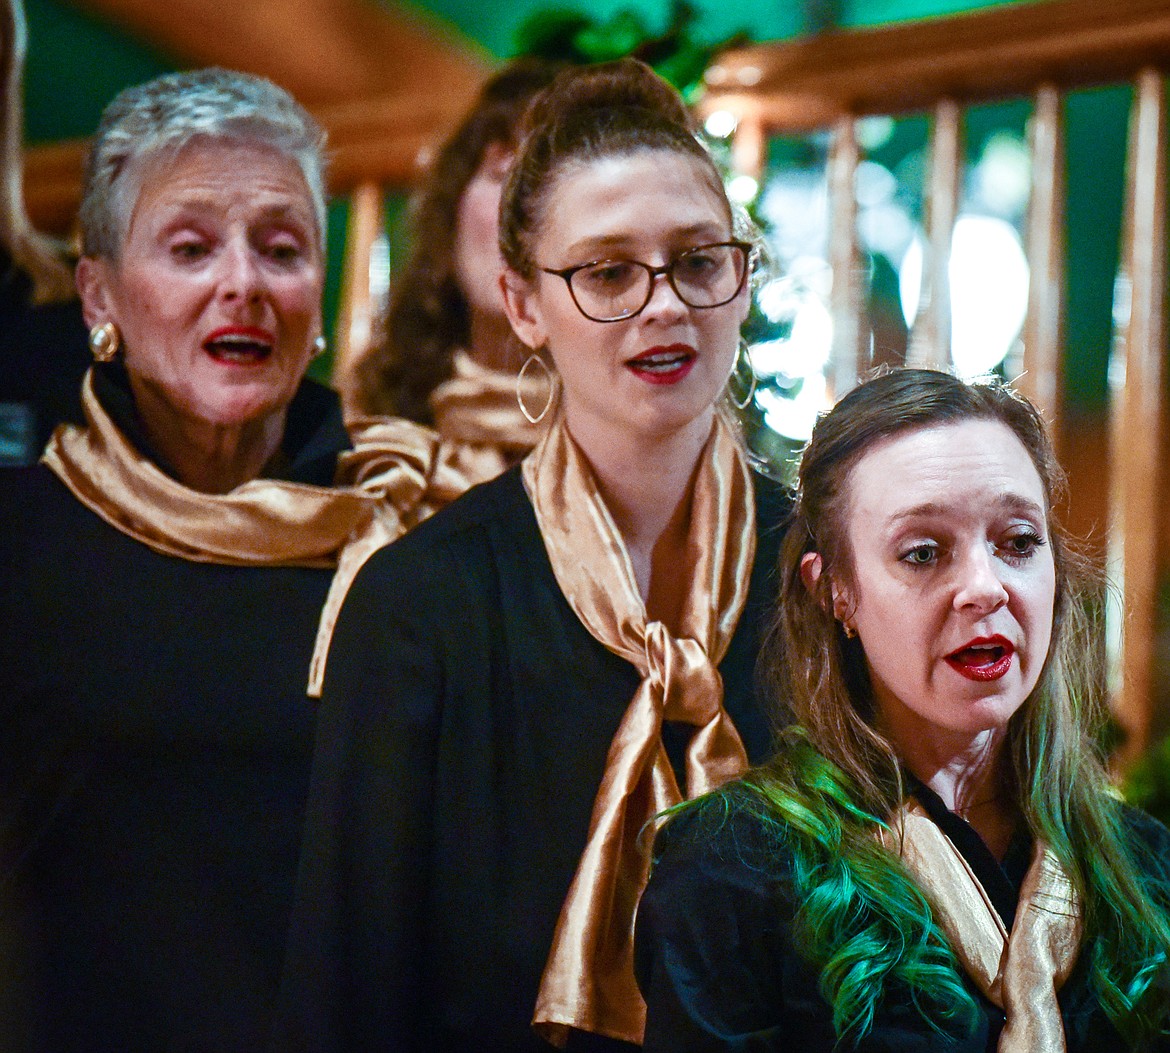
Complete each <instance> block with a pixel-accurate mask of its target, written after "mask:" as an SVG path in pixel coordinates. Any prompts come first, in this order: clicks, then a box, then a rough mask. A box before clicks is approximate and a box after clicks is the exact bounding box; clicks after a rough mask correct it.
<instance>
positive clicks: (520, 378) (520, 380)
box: [516, 351, 557, 424]
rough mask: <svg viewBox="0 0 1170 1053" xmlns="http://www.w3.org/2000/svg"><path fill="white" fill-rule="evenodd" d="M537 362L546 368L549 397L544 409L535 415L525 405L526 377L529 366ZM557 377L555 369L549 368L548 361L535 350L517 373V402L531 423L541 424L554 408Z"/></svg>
mask: <svg viewBox="0 0 1170 1053" xmlns="http://www.w3.org/2000/svg"><path fill="white" fill-rule="evenodd" d="M533 362H536V363H538V364H539V365H540V368H541V369H543V370H544V375H545V378H546V379H547V381H548V398H546V399H545V402H544V409H542V410H541V411H540V412H539V413H538V414H536V415H535V416H533V414H532V413H531V412H529V409H528V407H527V406H525V405H524V377H525V375H526V374H527V373H528V367H529V366H531V365H532V363H533ZM556 391H557V378H556V376H555V375H554V373H553V371H552V370H551V369H549V367H548V363H547V362H546V361H545V360H544V359H543V358H541V357H540V355H538V354H537V353H536V352H535V351H533V352H532V354H530V355H529V356H528V357H527V358H526V359H525V360H524V365H522V366H521V367H520V372H519V373H517V374H516V404H517V405H518V406H519V407H520V412H521V413H523V414H524V419H525V420H526V421H528V423H529V424H539V423H540V422H541V421H542V420H544V418H545V417H546V416H547V415H548V411H549V410H550V409H552V404H553V400H554V398H555V397H556Z"/></svg>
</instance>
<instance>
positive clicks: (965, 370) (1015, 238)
mask: <svg viewBox="0 0 1170 1053" xmlns="http://www.w3.org/2000/svg"><path fill="white" fill-rule="evenodd" d="M949 274H950V280H951V358H952V359H953V361H954V363H955V371H956V372H957V373H958V374H959V375H960V376H962V377H975V376H980V375H981V374H983V373H986V372H988V371H989V370H991V369H994V368H995V367H996V366H998V365H999V364H1000V362H1002V361H1003V359H1004V356H1005V355H1007V353H1008V351H1009V350H1011V347H1012V344H1013V343H1015V341H1016V338H1017V337H1018V336H1019V335H1020V329H1021V328H1022V327H1023V324H1024V318H1025V316H1026V315H1027V312H1028V260H1027V258H1026V257H1025V256H1024V250H1023V247H1022V246H1021V245H1020V238H1019V235H1018V234H1017V233H1016V231H1015V228H1014V227H1012V226H1011V224H1009V223H1005V222H1004V221H1003V220H1002V219H995V218H994V217H992V216H961V217H960V218H959V221H958V222H957V223H956V224H955V234H954V239H953V241H952V245H951V262H950V267H949Z"/></svg>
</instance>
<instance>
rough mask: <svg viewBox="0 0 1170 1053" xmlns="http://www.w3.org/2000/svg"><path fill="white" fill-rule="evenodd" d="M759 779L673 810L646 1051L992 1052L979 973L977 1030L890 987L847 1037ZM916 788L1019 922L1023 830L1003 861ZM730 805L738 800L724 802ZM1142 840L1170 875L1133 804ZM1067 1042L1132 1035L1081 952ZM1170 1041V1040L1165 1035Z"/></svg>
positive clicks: (1110, 1041) (1165, 843)
mask: <svg viewBox="0 0 1170 1053" xmlns="http://www.w3.org/2000/svg"><path fill="white" fill-rule="evenodd" d="M750 792H751V791H748V790H745V789H742V788H739V787H733V788H729V789H728V790H726V791H723V792H721V793H719V794H717V795H712V796H711V797H709V798H706V799H704V800H703V801H701V802H700V803H699V804H697V805H696V806H694V807H692V808H691V809H690V810H688V811H685V812H683V813H682V814H680V815H679V816H678V817H677V818H675V819H674V820H672V821H671V822H670V823H668V824H667V825H666V826H665V827H664V828H663V830H662V831H661V832H660V834H659V836H658V839H657V841H656V843H655V856H656V862H655V866H654V870H653V872H652V874H651V877H650V884H649V886H648V887H647V889H646V893H645V895H644V896H643V897H642V902H641V905H640V906H639V908H638V919H637V941H636V951H635V956H636V962H635V968H636V972H637V975H638V983H639V985H640V986H641V989H642V993H643V995H644V996H645V998H646V1002H647V1005H648V1020H647V1029H646V1044H645V1050H646V1053H731V1051H736V1053H739V1051H744V1053H746V1051H748V1050H751V1051H752V1053H789V1051H797V1050H799V1051H800V1053H836V1051H837V1050H838V1049H839V1048H840V1049H854V1048H855V1049H857V1050H859V1051H862V1053H994V1050H995V1049H996V1045H997V1043H998V1039H999V1033H1000V1031H1001V1030H1002V1028H1003V1013H1002V1011H1001V1010H999V1009H998V1008H997V1007H996V1006H994V1005H992V1004H991V1003H990V1002H988V1001H987V1000H986V999H985V998H984V997H983V996H982V995H981V994H980V993H979V991H978V990H977V988H976V987H975V986H974V984H973V983H968V984H967V987H968V990H969V991H970V992H971V995H972V997H973V998H974V999H975V1002H976V1004H977V1005H978V1007H979V1010H980V1014H979V1020H978V1026H977V1027H976V1029H975V1031H974V1032H973V1033H972V1034H970V1035H969V1036H966V1037H962V1038H955V1037H951V1038H948V1037H946V1036H944V1035H941V1034H940V1033H939V1032H937V1031H935V1030H933V1029H932V1028H931V1026H930V1024H929V1023H928V1022H927V1021H926V1020H925V1019H924V1018H923V1017H922V1015H921V1014H920V1013H919V1012H918V1010H916V1009H915V1008H914V1007H913V1006H912V1005H911V1004H910V1003H909V1000H908V998H907V997H900V996H899V995H898V994H897V992H891V993H890V994H889V996H888V997H887V999H886V1000H885V1001H883V1003H882V1004H881V1006H879V1008H878V1011H877V1013H876V1016H875V1019H874V1025H873V1029H872V1030H871V1031H870V1032H869V1034H868V1035H867V1036H866V1037H865V1038H864V1039H863V1040H862V1041H861V1042H860V1043H859V1044H858V1045H856V1046H848V1045H847V1046H843V1047H838V1046H837V1042H836V1036H835V1034H834V1031H833V1021H832V1010H831V1008H830V1006H829V1004H828V1003H827V1002H826V1001H825V999H824V998H823V997H822V996H821V994H820V991H819V989H818V980H819V975H818V972H817V970H816V969H815V968H814V967H813V966H812V965H810V964H809V963H808V962H807V961H806V960H805V959H804V958H803V957H801V955H800V952H799V949H798V948H797V947H796V945H795V944H794V942H793V932H792V925H793V916H794V913H795V908H796V901H795V893H794V890H793V886H792V881H791V878H790V873H789V871H788V864H787V862H786V859H787V857H786V854H785V851H784V848H783V846H782V845H781V844H778V843H777V842H776V840H775V838H774V837H770V836H769V832H768V829H767V827H766V826H765V824H764V822H763V821H762V820H761V819H760V818H759V817H758V816H757V815H756V814H754V813H753V812H752V810H751V809H749V808H746V807H745V806H744V803H745V800H746V797H745V795H746V794H748V793H750ZM915 796H916V797H918V799H919V801H921V803H922V804H923V806H924V808H925V809H926V811H927V813H928V814H929V815H930V816H931V818H932V819H934V820H935V821H936V822H938V823H939V826H940V828H941V829H942V830H943V832H944V833H946V834H947V835H948V836H949V837H951V840H952V842H953V843H954V845H955V847H956V848H957V849H958V850H959V852H960V853H961V854H962V855H963V857H964V859H966V860H967V863H968V864H969V865H970V867H971V869H972V870H973V871H974V873H975V875H976V877H977V878H978V879H979V881H980V883H981V884H982V885H983V887H984V889H985V890H987V891H988V893H989V897H990V898H991V899H992V902H993V904H994V905H995V906H996V908H997V910H998V911H999V913H1000V914H1001V915H1004V921H1005V923H1006V924H1008V925H1010V924H1011V920H1010V919H1011V918H1012V917H1014V915H1015V909H1016V905H1017V902H1018V900H1019V892H1020V887H1021V885H1022V882H1023V878H1024V875H1025V873H1026V872H1027V868H1028V865H1029V863H1030V851H1031V845H1030V842H1029V839H1028V838H1027V837H1026V836H1025V837H1021V838H1017V839H1016V840H1015V841H1014V842H1013V843H1012V846H1011V848H1010V849H1009V851H1008V853H1007V855H1006V856H1005V858H1004V861H1003V863H1002V864H1000V863H998V862H996V860H995V857H994V856H992V854H991V853H990V852H989V851H988V849H987V848H986V846H985V845H984V844H983V842H982V841H981V840H980V839H979V836H978V834H976V833H975V831H974V830H973V829H971V827H970V826H968V825H967V823H966V822H965V821H964V820H963V819H961V818H960V817H959V816H957V815H955V814H953V813H951V812H948V811H947V809H946V806H945V805H944V804H943V803H942V801H941V800H940V799H939V798H938V797H937V796H936V795H935V794H934V793H932V792H931V791H930V790H929V789H927V788H925V787H923V786H921V784H918V785H917V786H916V788H915ZM725 806H726V807H725ZM1126 819H1127V825H1128V827H1129V829H1130V831H1131V833H1132V837H1133V840H1134V842H1135V843H1136V844H1139V845H1140V846H1141V849H1142V850H1141V851H1138V852H1136V853H1135V855H1136V856H1137V858H1138V860H1139V864H1140V865H1142V866H1145V867H1148V868H1149V870H1150V871H1152V872H1155V873H1157V874H1158V876H1159V877H1160V878H1161V879H1162V880H1165V879H1166V878H1167V877H1168V876H1170V831H1167V830H1166V829H1165V827H1163V826H1161V825H1160V824H1159V823H1157V822H1156V821H1154V820H1153V819H1151V818H1150V817H1149V816H1147V815H1145V814H1143V813H1141V812H1138V811H1136V810H1133V809H1129V810H1127V813H1126ZM1059 1000H1060V1007H1061V1014H1062V1017H1063V1020H1064V1029H1065V1036H1066V1041H1067V1044H1068V1053H1121V1051H1123V1050H1125V1049H1126V1048H1128V1047H1127V1046H1126V1044H1125V1042H1124V1041H1123V1039H1122V1038H1121V1036H1120V1035H1118V1034H1117V1032H1116V1031H1115V1030H1114V1029H1113V1027H1112V1026H1111V1025H1110V1023H1109V1021H1108V1019H1107V1018H1106V1016H1105V1014H1104V1012H1103V1010H1102V1009H1101V1008H1100V1006H1099V1005H1098V1004H1097V1003H1096V1001H1095V1000H1094V998H1093V995H1092V992H1091V990H1090V988H1089V986H1088V982H1087V955H1082V956H1081V958H1080V960H1079V961H1078V964H1077V966H1076V967H1075V968H1074V971H1073V974H1072V976H1070V978H1069V979H1068V981H1067V982H1066V983H1065V985H1064V987H1063V988H1062V989H1061V991H1060V994H1059ZM1155 1048H1156V1049H1157V1050H1159V1051H1161V1053H1165V1051H1166V1050H1168V1049H1170V1044H1166V1045H1156V1046H1155Z"/></svg>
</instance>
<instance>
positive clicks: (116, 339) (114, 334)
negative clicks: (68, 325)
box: [89, 322, 122, 362]
mask: <svg viewBox="0 0 1170 1053" xmlns="http://www.w3.org/2000/svg"><path fill="white" fill-rule="evenodd" d="M121 346H122V334H121V333H119V332H118V327H117V326H116V325H114V323H113V322H103V323H102V324H101V325H95V326H94V327H93V328H92V329H91V330H90V331H89V350H90V354H92V355H93V360H94V361H95V362H112V361H113V359H114V356H115V355H116V354H117V353H118V348H120V347H121Z"/></svg>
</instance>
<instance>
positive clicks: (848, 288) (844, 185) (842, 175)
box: [829, 116, 868, 401]
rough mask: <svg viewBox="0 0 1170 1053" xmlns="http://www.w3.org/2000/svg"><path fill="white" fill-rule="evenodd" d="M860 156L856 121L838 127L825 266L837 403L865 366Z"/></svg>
mask: <svg viewBox="0 0 1170 1053" xmlns="http://www.w3.org/2000/svg"><path fill="white" fill-rule="evenodd" d="M859 157H860V153H859V150H858V146H857V134H856V129H855V126H854V118H853V117H851V116H846V117H842V118H840V119H839V120H838V121H837V126H836V128H835V130H834V135H833V149H832V153H831V154H830V156H829V217H830V218H829V223H830V229H829V264H830V266H831V267H832V271H833V291H832V294H831V297H830V302H829V310H830V312H831V314H832V318H833V349H832V361H831V364H830V367H829V369H830V376H829V383H830V386H831V388H832V390H831V392H830V394H831V397H832V399H833V400H834V401H835V400H837V399H839V398H841V396H842V395H845V394H846V393H848V392H849V390H850V389H851V388H853V387H854V386H855V385H856V384H857V378H858V376H859V375H860V372H861V370H862V369H863V368H864V367H865V366H866V365H867V364H868V361H867V359H868V355H865V354H863V351H862V345H861V340H862V336H863V334H862V326H861V316H862V303H861V257H860V252H859V250H858V245H857V191H856V187H855V184H856V180H857V164H858V160H859Z"/></svg>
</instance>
